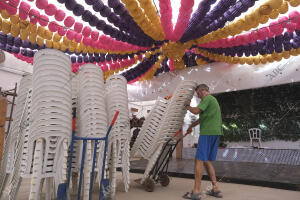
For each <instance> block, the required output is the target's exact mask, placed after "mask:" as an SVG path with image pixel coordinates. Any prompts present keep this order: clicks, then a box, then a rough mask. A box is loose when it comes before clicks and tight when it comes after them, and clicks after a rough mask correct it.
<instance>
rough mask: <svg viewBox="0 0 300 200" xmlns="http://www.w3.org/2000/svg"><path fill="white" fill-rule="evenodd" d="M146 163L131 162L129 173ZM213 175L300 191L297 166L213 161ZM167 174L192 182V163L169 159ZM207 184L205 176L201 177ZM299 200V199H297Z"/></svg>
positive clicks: (142, 167) (140, 169)
mask: <svg viewBox="0 0 300 200" xmlns="http://www.w3.org/2000/svg"><path fill="white" fill-rule="evenodd" d="M147 162H148V161H147V160H144V159H141V160H134V161H132V162H131V167H130V168H131V172H135V173H143V172H144V169H145V167H146V165H147ZM213 165H214V167H215V170H216V175H217V177H218V179H219V180H221V181H222V182H228V183H230V182H231V183H239V184H247V185H256V186H265V187H272V188H280V189H287V190H296V191H300V166H299V165H283V164H265V163H251V162H248V163H247V162H232V161H228V162H226V161H215V162H214V163H213ZM169 174H170V175H171V176H175V177H182V178H193V177H194V160H193V159H182V160H179V159H172V160H171V161H170V163H169ZM203 179H205V180H209V178H208V176H207V174H206V172H205V175H204V177H203ZM299 199H300V196H299Z"/></svg>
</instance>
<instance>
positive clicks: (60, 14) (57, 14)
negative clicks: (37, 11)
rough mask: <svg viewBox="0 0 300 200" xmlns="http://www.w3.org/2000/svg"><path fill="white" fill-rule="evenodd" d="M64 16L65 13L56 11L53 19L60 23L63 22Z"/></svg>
mask: <svg viewBox="0 0 300 200" xmlns="http://www.w3.org/2000/svg"><path fill="white" fill-rule="evenodd" d="M65 16H66V13H65V12H64V11H63V10H56V12H55V16H54V17H55V19H56V20H57V21H59V22H60V21H62V20H64V18H65Z"/></svg>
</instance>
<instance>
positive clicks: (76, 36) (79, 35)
mask: <svg viewBox="0 0 300 200" xmlns="http://www.w3.org/2000/svg"><path fill="white" fill-rule="evenodd" d="M81 39H82V34H81V33H76V34H75V42H77V43H79V42H81Z"/></svg>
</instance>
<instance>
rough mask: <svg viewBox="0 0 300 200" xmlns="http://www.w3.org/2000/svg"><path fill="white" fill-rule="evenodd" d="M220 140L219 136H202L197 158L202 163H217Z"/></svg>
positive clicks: (199, 141)
mask: <svg viewBox="0 0 300 200" xmlns="http://www.w3.org/2000/svg"><path fill="white" fill-rule="evenodd" d="M219 138H220V136H219V135H200V136H199V140H198V146H197V153H196V156H195V158H196V159H198V160H201V161H208V160H209V161H215V160H216V157H217V153H218V143H219Z"/></svg>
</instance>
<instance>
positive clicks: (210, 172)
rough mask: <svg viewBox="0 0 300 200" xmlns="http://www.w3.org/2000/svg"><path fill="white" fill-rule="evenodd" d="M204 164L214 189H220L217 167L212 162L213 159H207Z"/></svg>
mask: <svg viewBox="0 0 300 200" xmlns="http://www.w3.org/2000/svg"><path fill="white" fill-rule="evenodd" d="M204 166H205V169H206V171H207V173H208V175H209V177H210V180H211V182H212V185H213V189H214V191H215V192H216V191H218V190H219V188H218V186H217V178H216V172H215V168H214V166H213V164H212V163H211V161H206V162H204Z"/></svg>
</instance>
